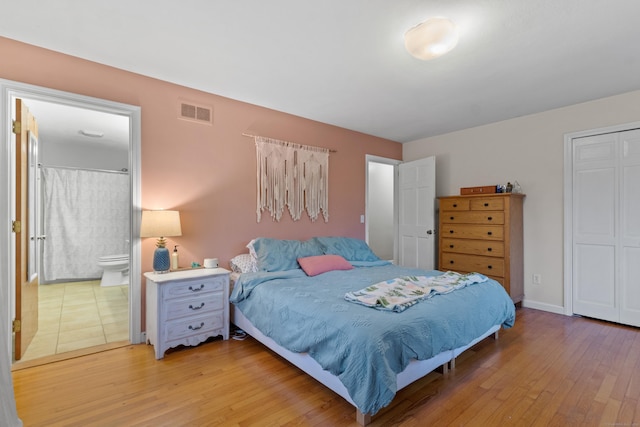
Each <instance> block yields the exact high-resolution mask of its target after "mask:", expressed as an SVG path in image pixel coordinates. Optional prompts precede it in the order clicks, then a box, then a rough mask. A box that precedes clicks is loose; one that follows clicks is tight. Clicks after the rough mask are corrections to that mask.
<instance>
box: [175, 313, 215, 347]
mask: <svg viewBox="0 0 640 427" xmlns="http://www.w3.org/2000/svg"><path fill="white" fill-rule="evenodd" d="M223 327H224V315H223V313H222V312H218V313H212V314H209V315H207V316H195V317H191V318H188V319H179V320H173V321H170V322H166V323H165V324H164V332H165V335H164V336H165V340H166V341H167V342H169V343H171V341H175V340H178V339H181V338H184V337H188V336H190V335H196V334H202V333H205V332H209V331H212V330H216V329H223Z"/></svg>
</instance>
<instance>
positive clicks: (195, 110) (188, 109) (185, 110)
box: [178, 100, 213, 125]
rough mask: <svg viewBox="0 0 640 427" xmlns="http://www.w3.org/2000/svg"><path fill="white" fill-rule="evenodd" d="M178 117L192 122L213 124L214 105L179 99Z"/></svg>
mask: <svg viewBox="0 0 640 427" xmlns="http://www.w3.org/2000/svg"><path fill="white" fill-rule="evenodd" d="M178 118H179V119H182V120H188V121H190V122H196V123H202V124H206V125H212V124H213V107H211V106H208V105H199V104H195V103H193V102H189V101H182V100H179V101H178Z"/></svg>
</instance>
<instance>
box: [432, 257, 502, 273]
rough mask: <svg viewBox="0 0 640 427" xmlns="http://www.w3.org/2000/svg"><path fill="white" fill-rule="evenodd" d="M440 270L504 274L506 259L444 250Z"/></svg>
mask: <svg viewBox="0 0 640 427" xmlns="http://www.w3.org/2000/svg"><path fill="white" fill-rule="evenodd" d="M440 270H453V271H462V272H467V273H471V272H477V273H482V274H485V275H487V276H489V275H490V276H498V277H503V276H504V259H503V258H492V257H485V256H476V255H462V254H455V253H449V252H443V253H442V257H441V265H440Z"/></svg>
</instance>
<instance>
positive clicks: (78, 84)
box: [0, 37, 402, 271]
mask: <svg viewBox="0 0 640 427" xmlns="http://www.w3.org/2000/svg"><path fill="white" fill-rule="evenodd" d="M0 58H2V59H1V60H0V64H1V66H0V78H3V79H7V80H14V81H19V82H24V83H29V84H33V85H38V86H43V87H47V88H53V89H57V90H62V91H67V92H73V93H78V94H82V95H87V96H92V97H96V98H103V99H108V100H112V101H117V102H122V103H126V104H131V105H137V106H140V107H141V108H142V207H143V209H158V208H164V209H178V210H180V212H181V218H182V231H183V236H181V237H175V238H171V239H168V240H169V244H170V245H173V244H177V245H180V247H179V250H180V252H181V258H180V260H181V262H180V264H181V266H186V265H188V264H190V263H191V261H198V262H202V259H203V258H205V257H217V258H219V259H220V263H221V266H223V267H226V266H228V260H229V259H230V258H231V257H233V256H234V255H236V254H238V253H242V252H246V249H245V248H244V246H245V245H246V244H247V242H248V241H249V240H251V239H252V238H254V237H258V236H265V237H276V238H308V237H312V236H319V235H341V236H350V237H359V238H363V237H364V226H363V225H362V224H360V215H362V214H364V208H365V155H366V154H373V155H377V156H382V157H388V158H393V159H401V158H402V146H401V144H399V143H396V142H393V141H389V140H385V139H381V138H376V137H373V136H369V135H365V134H361V133H357V132H353V131H349V130H346V129H342V128H338V127H335V126H331V125H327V124H323V123H319V122H315V121H312V120H307V119H303V118H300V117H296V116H293V115H289V114H285V113H280V112H277V111H274V110H270V109H266V108H262V107H258V106H255V105H251V104H246V103H243V102H239V101H235V100H232V99H229V98H224V97H221V96H217V95H213V94H209V93H205V92H201V91H197V90H193V89H189V88H187V87H183V86H179V85H175V84H171V83H167V82H164V81H160V80H157V79H152V78H149V77H145V76H142V75H139V74H134V73H130V72H127V71H123V70H119V69H116V68H112V67H108V66H105V65H101V64H97V63H94V62H90V61H85V60H82V59H79V58H75V57H71V56H68V55H64V54H60V53H57V52H53V51H50V50H45V49H41V48H38V47H34V46H31V45H27V44H24V43H19V42H16V41H13V40H9V39H6V38H2V37H0ZM179 98H180V99H185V100H188V101H192V102H194V103H197V104H205V105H211V106H213V109H214V124H213V126H207V125H201V124H194V123H190V122H186V121H183V120H179V119H177V117H176V116H177V113H176V111H177V103H178V99H179ZM244 132H246V133H251V134H258V135H264V136H268V137H271V138H277V139H282V140H287V141H294V142H297V143H299V144H305V145H315V146H320V147H327V148H330V149H336V150H338V152H337V153H332V154H331V155H330V160H329V215H330V218H329V222H328V223H325V222H324V221H323V220H322V219H319V220H318V221H316V222H311V221H310V220H309V219H308V217H306V216H304V217H303V218H302V219H301V220H300V221H296V222H294V221H292V220H291V219H290V217H289V216H288V213H286V214H284V215H283V219H281V221H280V222H273V221H272V220H271V217H270V216H269V214H268V213H264V214H263V218H262V221H261V222H260V223H257V222H256V161H255V147H254V144H253V139H252V138H247V137H244V136H242V133H244ZM154 241H155V239H144V241H143V257H142V262H143V266H142V271H147V270H150V269H151V257H152V253H153V249H154ZM147 267H148V268H147Z"/></svg>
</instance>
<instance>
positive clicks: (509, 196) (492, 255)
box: [438, 193, 524, 303]
mask: <svg viewBox="0 0 640 427" xmlns="http://www.w3.org/2000/svg"><path fill="white" fill-rule="evenodd" d="M438 200H439V201H440V221H439V223H440V228H439V239H438V243H439V245H438V260H439V267H438V268H439V269H440V270H442V271H448V270H451V271H459V272H466V273H469V272H478V273H482V274H484V275H486V276H489V277H491V278H492V279H495V280H497V281H498V282H500V283H501V284H502V286H504V288H505V289H506V290H507V293H509V295H510V296H511V299H512V300H513V302H514V303H519V302H521V301H522V298H523V297H524V268H523V258H522V246H523V243H522V239H523V238H522V202H523V200H524V194H514V193H497V194H482V195H469V196H451V197H440V198H439V199H438Z"/></svg>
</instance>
